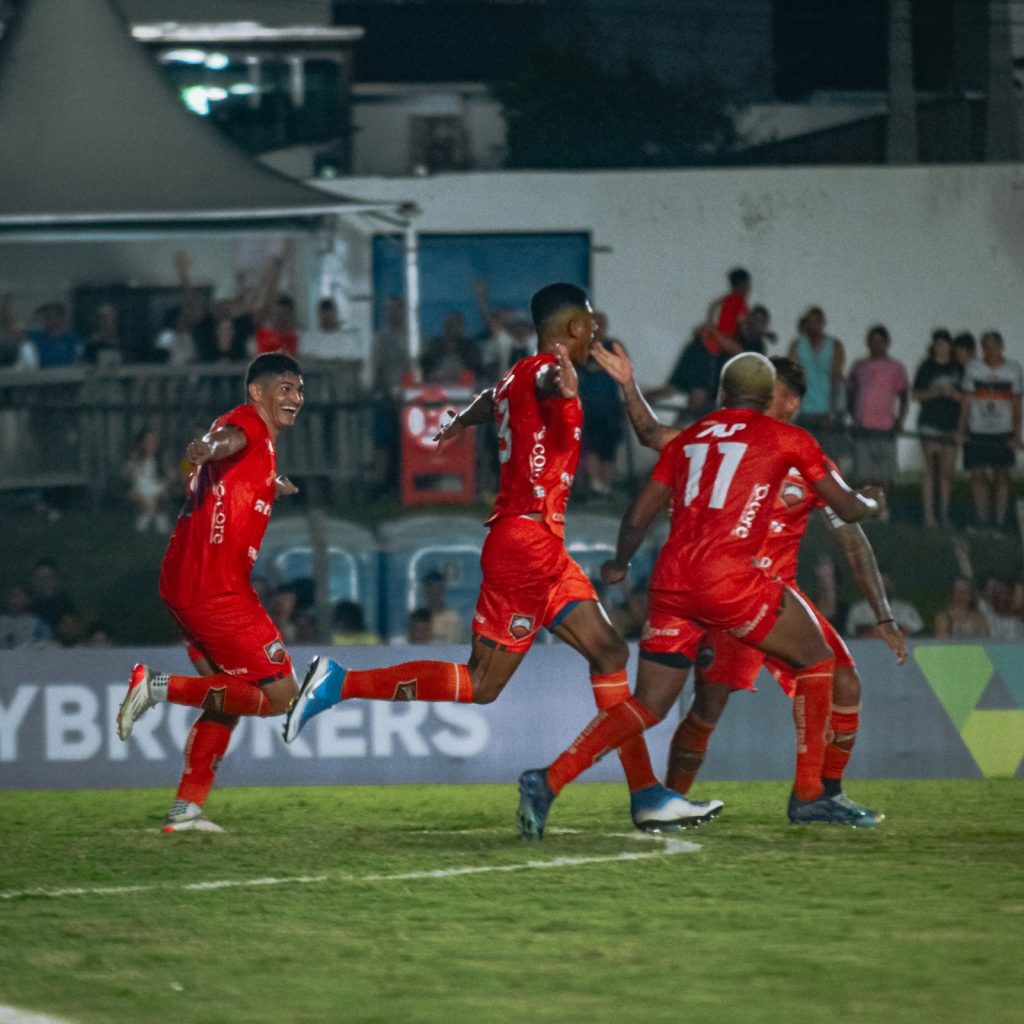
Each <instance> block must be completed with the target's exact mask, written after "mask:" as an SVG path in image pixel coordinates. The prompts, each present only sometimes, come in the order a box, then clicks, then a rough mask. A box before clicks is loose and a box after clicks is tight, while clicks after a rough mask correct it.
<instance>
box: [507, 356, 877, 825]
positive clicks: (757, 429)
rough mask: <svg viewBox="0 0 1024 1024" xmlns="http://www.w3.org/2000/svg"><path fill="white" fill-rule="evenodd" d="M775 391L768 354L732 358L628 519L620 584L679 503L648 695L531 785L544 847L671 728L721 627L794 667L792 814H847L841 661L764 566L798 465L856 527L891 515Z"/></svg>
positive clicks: (649, 661) (644, 660)
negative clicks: (584, 796)
mask: <svg viewBox="0 0 1024 1024" xmlns="http://www.w3.org/2000/svg"><path fill="white" fill-rule="evenodd" d="M774 383H775V369H774V367H773V366H772V364H771V363H770V362H769V360H767V359H766V358H765V357H764V356H762V355H759V354H757V353H753V352H746V353H742V354H740V355H738V356H734V357H733V358H732V359H730V360H729V362H728V363H726V365H725V367H724V368H723V371H722V379H721V400H722V405H723V406H724V408H722V409H721V410H719V411H717V412H712V413H709V414H708V415H706V416H704V417H702V418H701V419H699V420H697V422H696V423H694V424H693V425H692V426H690V427H689V428H687V429H686V430H684V431H683V432H682V433H681V434H680V435H679V436H678V437H676V438H675V439H674V440H672V441H671V442H670V443H669V444H668V445H666V447H665V448H664V450H663V451H662V453H661V457H660V459H659V460H658V464H657V466H655V468H654V471H653V472H652V474H651V478H650V480H649V481H648V482H647V484H646V485H645V486H644V488H643V490H642V491H641V492H640V493H639V494H638V495H637V497H636V498H635V499H634V501H633V503H632V505H631V506H630V508H629V510H628V511H627V512H626V514H625V516H624V517H623V520H622V525H621V527H620V530H619V538H618V543H617V546H616V552H615V557H614V558H613V559H611V560H609V562H606V563H605V565H604V566H603V567H602V577H603V579H604V580H605V582H606V583H617V582H619V581H620V580H622V579H623V578H624V577H625V575H626V573H627V571H628V568H629V559H630V558H631V557H632V555H633V554H634V553H635V552H636V550H637V548H638V547H639V546H640V543H641V541H642V540H643V537H644V535H645V533H646V531H647V529H648V527H649V526H650V524H651V522H652V521H653V520H654V517H655V516H656V515H657V514H658V512H659V511H660V510H661V509H662V508H664V507H665V505H666V504H668V502H669V500H670V499H671V500H672V504H673V508H672V526H671V531H670V534H669V538H668V540H667V541H666V542H665V544H664V546H663V547H662V549H661V553H660V554H659V556H658V561H657V563H656V565H655V568H654V572H653V574H652V576H651V581H650V611H649V615H648V620H647V623H646V625H645V627H644V632H643V636H642V637H641V640H640V662H639V669H638V672H637V684H636V691H635V694H634V695H633V696H632V697H630V698H629V699H628V700H625V701H623V702H622V703H620V704H618V705H616V706H615V707H614V708H610V709H608V710H606V711H603V712H601V713H600V714H599V715H598V717H597V718H596V719H595V720H594V721H593V722H591V723H590V725H589V726H588V727H587V728H586V729H585V730H584V731H583V732H582V733H581V734H580V736H578V737H577V739H576V740H575V741H574V742H573V744H572V745H571V746H570V747H569V748H568V749H567V750H566V751H565V752H564V753H563V754H561V755H560V756H559V757H558V758H557V759H556V760H555V761H554V762H553V763H552V764H551V765H550V766H549V767H548V768H547V769H534V770H531V771H527V772H524V773H523V775H522V776H521V777H520V780H519V786H520V802H519V810H518V812H517V821H518V824H519V830H520V835H521V836H522V837H523V838H524V839H540V838H542V837H543V834H544V827H545V823H546V821H547V815H548V811H549V809H550V806H551V803H552V801H553V800H554V798H555V797H556V796H557V794H558V793H559V792H560V791H561V789H562V787H563V786H565V785H566V784H567V783H568V782H570V781H571V780H572V779H574V778H576V776H577V775H579V774H580V773H581V772H583V771H585V770H586V769H587V768H589V767H590V766H591V765H592V764H593V763H594V762H595V761H596V760H597V759H598V758H599V757H601V756H602V755H603V754H605V753H606V752H607V751H609V750H613V749H615V748H616V747H618V745H619V744H620V743H621V742H622V741H623V740H624V739H627V738H629V737H631V736H635V735H637V734H639V733H641V732H642V731H643V730H644V729H647V728H649V727H650V726H652V725H654V724H655V723H656V722H658V721H660V720H661V719H662V718H664V716H665V715H666V714H667V713H668V711H669V709H670V708H671V707H672V706H673V705H674V704H675V702H676V700H677V699H678V697H679V693H680V691H681V690H682V687H683V685H684V683H685V682H686V678H687V675H688V673H689V668H690V666H691V665H692V664H693V660H694V658H695V657H696V654H697V647H698V644H699V641H700V638H701V636H702V635H703V634H704V632H705V630H706V629H707V628H709V627H713V626H718V627H721V628H724V629H727V630H729V631H730V632H731V633H732V635H733V636H735V637H737V638H738V639H740V640H742V641H743V642H744V643H746V644H749V645H752V646H755V647H757V648H759V649H760V650H762V651H764V652H766V653H767V654H770V655H772V656H774V657H775V658H777V659H779V660H781V661H783V662H785V663H786V664H787V665H789V666H791V667H792V668H793V670H794V679H795V685H796V695H795V697H794V701H793V713H794V720H795V721H796V723H797V770H796V779H795V782H794V791H793V794H792V796H791V798H790V816H791V818H792V817H793V816H794V815H796V816H797V817H804V818H807V819H808V820H810V816H811V815H813V814H814V813H816V811H818V810H820V811H822V812H824V811H825V810H827V812H828V814H829V815H830V816H833V817H834V816H836V815H837V814H838V811H837V810H836V808H837V807H838V806H839V805H836V804H834V803H833V802H832V801H831V800H830V799H829V798H828V797H826V796H825V795H824V789H823V786H822V783H821V765H822V760H823V757H824V746H825V730H826V726H827V723H828V715H829V707H830V702H831V686H832V670H833V668H834V665H835V658H834V656H833V654H832V651H831V650H830V649H829V647H828V644H827V643H826V642H825V640H824V637H823V636H822V634H821V630H820V629H819V628H818V625H817V622H816V620H815V618H814V616H813V615H812V613H811V612H810V610H809V609H808V608H807V606H806V605H805V604H804V602H803V600H802V598H801V597H800V596H799V595H798V594H797V593H796V592H795V591H793V590H792V589H790V588H789V587H787V586H786V585H785V584H784V583H783V582H782V581H781V580H779V579H778V578H777V577H772V576H770V575H769V574H768V573H767V572H765V571H764V570H763V569H761V568H759V567H758V565H757V564H756V560H757V557H758V556H759V554H760V550H761V547H762V545H763V543H764V540H765V537H766V535H767V532H768V529H769V527H770V525H771V515H772V510H773V506H774V499H775V496H776V494H777V493H778V490H779V487H780V485H781V483H782V481H783V479H784V478H785V476H786V474H787V473H788V471H789V469H790V467H795V468H796V469H797V470H798V471H799V472H800V474H801V476H802V477H803V478H804V479H805V480H806V481H807V482H808V483H809V484H810V485H811V486H812V487H813V488H814V490H815V491H816V492H817V494H818V495H819V496H820V497H822V498H823V499H824V500H825V501H826V502H827V503H828V504H829V505H830V506H831V507H832V508H833V509H834V510H835V511H836V513H837V514H838V515H839V516H840V518H842V519H843V520H844V521H847V522H855V521H857V520H860V519H864V518H866V517H867V516H869V515H871V514H873V513H876V512H877V511H878V509H879V507H880V506H879V501H878V500H876V499H875V498H873V497H871V496H869V495H866V494H859V493H855V492H852V491H850V490H849V488H847V487H846V486H845V484H843V483H842V482H841V481H840V480H839V479H837V478H836V477H834V476H833V475H832V474H831V472H830V470H829V467H828V464H827V462H826V459H825V455H824V453H823V452H822V450H821V448H820V447H819V445H818V443H817V442H816V441H815V440H814V438H812V437H811V436H810V434H808V433H807V432H806V431H804V430H801V429H799V428H798V427H794V426H792V425H790V424H788V423H781V422H779V421H778V420H774V419H769V418H768V417H767V416H766V415H764V410H765V409H766V408H767V407H768V405H769V403H770V402H771V399H772V395H773V391H774ZM826 802H827V807H825V803H826ZM850 817H851V818H852V817H853V815H852V813H851V814H850Z"/></svg>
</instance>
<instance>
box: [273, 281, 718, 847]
mask: <svg viewBox="0 0 1024 1024" xmlns="http://www.w3.org/2000/svg"><path fill="white" fill-rule="evenodd" d="M530 308H531V313H532V315H533V322H534V326H535V328H536V331H537V337H538V339H539V341H538V352H537V354H536V355H534V356H530V357H528V358H526V359H522V360H520V361H519V362H517V363H516V364H515V365H514V366H513V367H512V368H511V369H510V370H509V371H508V373H506V374H505V376H504V377H502V378H501V380H500V381H499V382H498V384H497V385H496V386H495V387H494V388H492V389H488V390H487V391H484V392H483V393H482V394H480V395H479V396H477V398H476V399H475V400H474V401H473V402H472V404H471V405H470V406H469V407H468V408H467V409H465V410H464V411H462V412H460V413H459V414H458V415H457V416H456V417H455V418H454V419H453V420H451V422H449V423H448V424H447V425H446V426H445V428H444V429H443V430H442V431H441V432H440V434H439V435H438V440H441V441H443V440H445V439H446V438H450V437H454V436H455V435H456V434H458V433H459V432H460V431H462V430H463V429H465V428H466V427H468V426H471V425H473V424H477V423H483V422H486V421H487V420H488V419H491V418H493V419H494V420H495V421H496V423H497V432H498V459H499V463H500V478H499V491H498V497H497V499H496V500H495V505H494V513H493V514H492V515H491V517H490V519H488V521H487V522H488V525H489V526H490V531H489V533H488V536H487V539H486V541H485V543H484V547H483V552H482V554H481V566H482V568H483V577H484V579H483V586H482V587H481V590H480V597H479V600H478V602H477V606H476V613H475V615H474V616H473V641H472V650H471V652H470V657H469V662H468V664H455V663H452V662H441V661H412V662H405V663H403V664H400V665H393V666H389V667H387V668H376V669H368V670H356V669H344V668H342V667H341V666H340V665H338V664H337V663H335V662H334V661H331V660H330V659H328V658H315V659H314V660H313V661H312V663H311V664H310V667H309V671H308V673H307V674H306V678H305V679H304V680H303V683H302V688H301V691H300V693H299V698H298V700H297V702H296V704H295V706H294V707H293V708H291V709H290V710H289V712H288V717H287V719H286V720H285V727H284V737H285V741H286V742H291V741H292V740H293V739H295V737H296V736H297V735H298V734H299V732H300V731H301V729H302V728H303V727H304V726H305V725H306V723H307V722H308V721H310V719H312V718H313V717H314V716H315V715H318V714H320V712H322V711H325V710H326V709H327V708H329V707H331V706H333V705H334V704H337V703H338V702H339V701H340V700H347V699H351V698H354V697H362V698H369V699H372V700H389V701H394V700H434V701H463V702H473V703H478V704H487V703H490V702H491V701H493V700H494V699H495V698H496V697H497V696H498V694H499V693H500V692H501V690H502V689H503V687H504V686H505V684H506V683H507V682H508V680H509V679H510V678H511V677H512V674H513V673H514V672H515V670H516V668H517V667H518V665H519V663H520V662H521V661H522V660H523V657H524V656H525V654H526V652H527V651H528V650H529V649H530V647H531V645H532V644H533V641H534V638H535V637H536V635H537V631H538V629H539V628H540V627H541V626H542V625H543V626H546V627H547V628H548V629H550V630H551V631H553V632H554V633H556V634H557V635H558V636H559V637H561V639H563V640H564V641H565V642H566V643H568V644H570V645H571V646H572V647H574V648H575V649H576V650H577V651H579V652H580V653H581V654H582V655H583V656H584V657H585V658H586V659H587V661H588V662H589V665H590V681H591V684H592V687H593V693H594V699H595V701H596V703H597V705H598V707H599V708H608V707H611V706H613V705H616V704H619V703H621V702H622V701H624V700H626V698H628V697H629V683H628V680H627V675H626V661H627V658H628V649H627V647H626V644H625V642H624V641H623V640H622V638H621V637H620V636H619V635H618V633H616V632H615V630H614V628H613V627H612V625H611V623H610V622H609V621H608V618H607V616H606V615H605V614H604V612H603V610H602V609H601V606H600V605H599V604H598V601H597V595H596V593H595V591H594V587H593V584H592V583H591V582H590V580H589V579H588V578H587V576H586V574H585V573H584V572H583V570H582V569H581V568H580V567H579V566H578V565H577V564H576V562H574V561H573V559H572V558H570V557H569V553H568V552H567V551H566V549H565V543H564V535H565V508H566V504H567V502H568V500H569V492H570V489H571V487H572V480H573V474H574V473H575V471H576V464H577V462H578V461H579V451H580V433H581V431H580V428H581V424H582V415H583V414H582V409H581V405H580V400H579V397H578V394H577V391H578V381H577V376H576V369H575V367H576V366H579V365H582V364H583V363H584V362H585V361H586V360H587V357H588V353H589V350H590V348H591V347H592V342H593V339H594V334H595V322H594V312H593V309H592V308H591V306H590V301H589V299H588V298H587V294H586V292H585V291H584V290H583V289H581V288H577V287H576V286H575V285H571V284H551V285H548V286H547V287H545V288H542V289H541V290H540V291H538V292H537V293H536V294H535V295H534V296H533V299H532V300H531V304H530ZM619 756H620V758H621V760H622V764H623V768H624V770H625V772H626V778H627V782H628V783H629V789H630V794H631V795H630V806H631V812H632V816H633V821H634V823H635V824H636V826H637V827H638V828H641V829H664V828H669V827H679V826H683V825H687V824H692V823H696V822H700V821H703V820H705V819H707V818H708V817H710V816H713V815H714V814H716V813H717V812H718V811H719V810H720V809H721V806H722V804H721V801H718V800H712V801H707V802H704V803H693V802H691V801H689V800H686V799H684V798H683V797H681V796H680V795H679V794H677V793H672V792H671V791H670V790H667V789H666V788H665V787H664V786H663V785H661V784H660V783H659V782H658V780H657V779H656V777H655V775H654V773H653V771H652V769H651V762H650V757H649V756H648V752H647V746H646V743H645V742H644V741H643V737H641V736H639V735H637V736H635V737H634V738H633V739H632V740H631V741H629V742H628V743H626V744H625V745H624V746H622V747H621V749H620V751H619Z"/></svg>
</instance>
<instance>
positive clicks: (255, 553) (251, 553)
mask: <svg viewBox="0 0 1024 1024" xmlns="http://www.w3.org/2000/svg"><path fill="white" fill-rule="evenodd" d="M258 555H259V552H258V551H257V550H256V549H255V548H253V547H250V548H249V561H250V562H255V561H256V557H257V556H258Z"/></svg>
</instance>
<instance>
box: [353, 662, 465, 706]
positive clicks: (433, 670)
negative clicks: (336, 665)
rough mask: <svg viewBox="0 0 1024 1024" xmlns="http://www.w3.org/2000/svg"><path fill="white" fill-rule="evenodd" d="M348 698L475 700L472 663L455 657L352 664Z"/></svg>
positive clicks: (462, 701)
mask: <svg viewBox="0 0 1024 1024" xmlns="http://www.w3.org/2000/svg"><path fill="white" fill-rule="evenodd" d="M341 696H342V698H343V699H344V700H350V699H351V698H352V697H362V698H364V699H365V700H456V701H459V702H460V703H463V704H468V703H471V702H472V700H473V683H472V682H471V681H470V678H469V666H468V665H457V664H455V662H452V661H406V662H403V663H402V664H401V665H388V666H386V667H385V668H368V669H360V668H350V669H346V670H345V681H344V682H343V683H342V685H341Z"/></svg>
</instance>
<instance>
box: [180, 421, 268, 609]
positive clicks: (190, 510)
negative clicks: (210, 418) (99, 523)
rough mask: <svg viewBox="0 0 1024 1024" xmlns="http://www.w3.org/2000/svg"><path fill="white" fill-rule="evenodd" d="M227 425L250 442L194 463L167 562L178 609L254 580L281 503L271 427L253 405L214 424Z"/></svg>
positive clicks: (240, 589)
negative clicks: (217, 457) (225, 454)
mask: <svg viewBox="0 0 1024 1024" xmlns="http://www.w3.org/2000/svg"><path fill="white" fill-rule="evenodd" d="M227 426H231V427H237V428H238V429H239V430H241V431H242V432H243V433H244V434H245V447H244V448H243V449H242V450H241V451H239V452H236V453H235V454H234V455H232V456H230V457H229V458H226V459H220V460H218V461H217V462H207V463H205V464H203V465H202V466H198V467H197V468H196V469H195V470H193V472H192V476H191V477H190V478H189V482H188V498H187V500H186V502H185V508H184V509H183V511H182V513H181V516H180V517H179V519H178V522H177V525H176V526H175V527H174V533H172V534H171V540H170V543H169V544H168V545H167V553H166V554H165V555H164V560H163V564H162V565H161V567H160V596H161V598H163V600H164V601H166V602H167V603H168V604H169V605H171V606H172V607H174V608H188V607H189V606H190V605H193V604H196V603H198V602H199V601H203V600H206V599H208V598H210V597H213V596H215V595H217V594H229V593H238V592H239V591H245V590H248V589H249V588H250V586H251V584H250V582H249V578H250V576H251V574H252V567H253V563H254V562H255V561H256V555H257V553H258V552H259V548H260V544H261V543H262V541H263V534H264V533H266V530H267V523H268V522H269V520H270V510H271V507H272V506H273V504H274V497H275V486H276V480H277V456H276V453H275V451H274V443H273V441H271V439H270V430H269V429H268V427H267V425H266V423H264V422H263V420H262V418H261V417H260V414H259V413H258V412H257V411H256V410H255V409H254V408H253V407H252V406H251V405H240V406H238V408H237V409H232V410H231V412H228V413H225V414H224V415H223V416H221V417H219V418H218V419H216V420H214V422H213V426H212V427H211V428H210V429H211V430H216V429H217V428H218V427H227Z"/></svg>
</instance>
